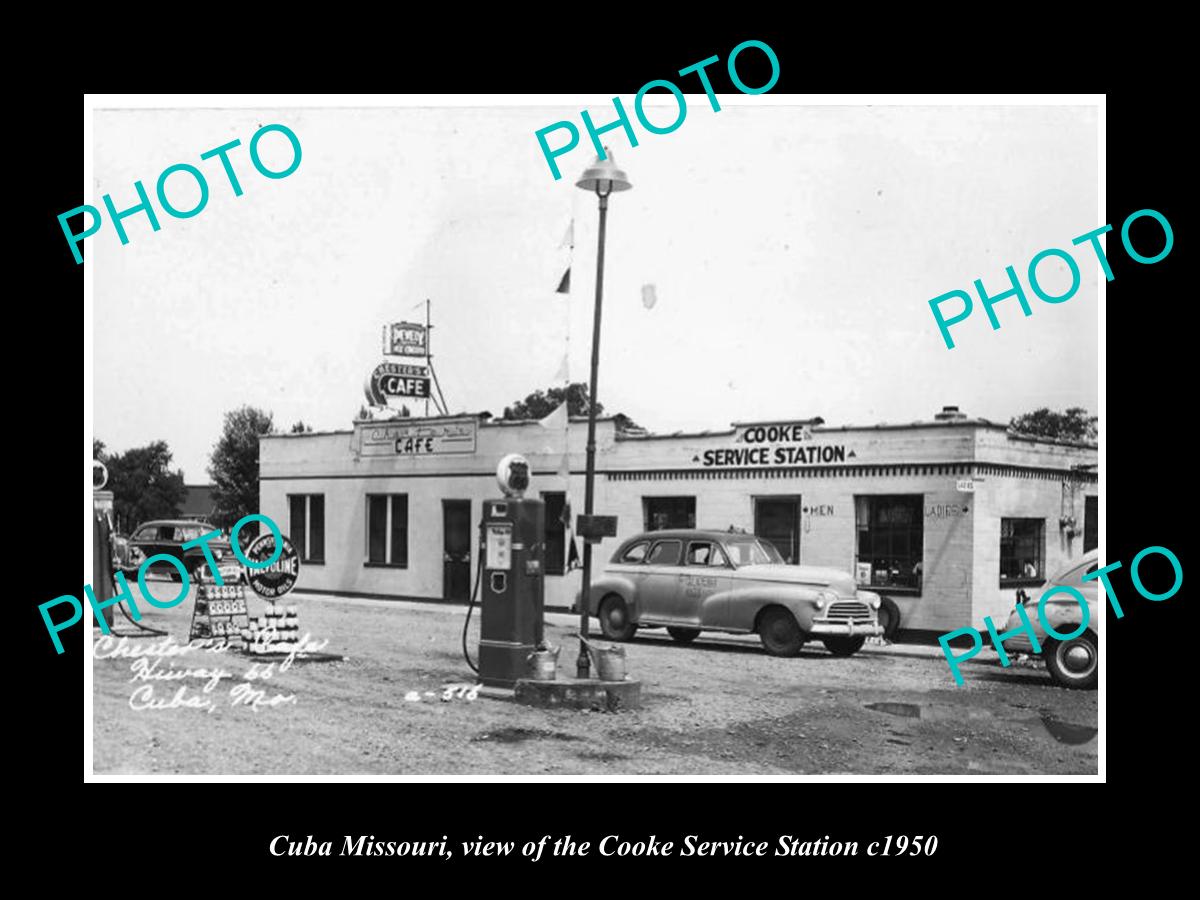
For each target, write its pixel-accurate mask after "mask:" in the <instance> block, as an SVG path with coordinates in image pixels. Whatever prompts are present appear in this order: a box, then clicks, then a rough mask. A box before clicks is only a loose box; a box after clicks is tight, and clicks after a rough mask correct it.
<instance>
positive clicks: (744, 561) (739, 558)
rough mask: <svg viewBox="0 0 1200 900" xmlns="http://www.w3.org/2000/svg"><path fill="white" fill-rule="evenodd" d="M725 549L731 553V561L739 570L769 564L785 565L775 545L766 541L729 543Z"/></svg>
mask: <svg viewBox="0 0 1200 900" xmlns="http://www.w3.org/2000/svg"><path fill="white" fill-rule="evenodd" d="M725 549H726V551H728V553H729V561H730V562H732V563H733V565H734V566H735V567H736V568H739V569H740V568H741V567H742V566H760V565H764V564H767V563H777V564H779V565H785V563H784V561H783V557H782V556H780V555H779V551H778V550H776V549H775V545H774V544H769V543H767V542H766V541H760V540H756V539H754V538H746V539H744V540H734V541H728V542H726V544H725Z"/></svg>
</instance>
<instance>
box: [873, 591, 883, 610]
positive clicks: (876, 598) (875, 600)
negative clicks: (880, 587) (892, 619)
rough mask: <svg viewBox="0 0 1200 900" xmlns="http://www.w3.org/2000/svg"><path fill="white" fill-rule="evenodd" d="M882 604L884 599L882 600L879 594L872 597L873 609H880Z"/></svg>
mask: <svg viewBox="0 0 1200 900" xmlns="http://www.w3.org/2000/svg"><path fill="white" fill-rule="evenodd" d="M881 606H883V601H882V600H880V599H879V595H878V594H876V595H875V596H874V597H872V598H871V609H879V607H881Z"/></svg>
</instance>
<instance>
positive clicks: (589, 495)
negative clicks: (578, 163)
mask: <svg viewBox="0 0 1200 900" xmlns="http://www.w3.org/2000/svg"><path fill="white" fill-rule="evenodd" d="M575 186H576V187H578V188H582V189H583V190H585V191H595V192H596V196H597V197H599V198H600V236H599V239H598V242H597V244H596V307H595V311H594V313H593V317H592V374H591V379H590V380H589V381H588V391H589V394H590V396H589V397H588V430H587V474H586V476H585V481H584V489H583V514H584V516H587V517H589V518H590V517H591V515H592V511H593V507H594V504H595V499H596V498H595V487H596V394H597V389H596V382H597V379H598V377H599V372H600V307H601V301H602V299H603V297H604V226H605V223H606V221H607V218H608V195H609V194H611V193H612V192H613V191H627V190H629V189H630V188H631V187H633V185H632V184H630V183H629V179H628V178H627V177H626V176H625V173H624V172H622V171H621V170H620V169H618V168H617V166H616V163H615V162H614V161H613V157H612V153H610V152H609V149H608V148H607V147H605V148H604V159H600V157H596V161H595V162H594V163H592V165H591V166H589V167H588V168H587V169H585V170H584V172H583V175H582V176H580V178H579V180H578V181H577V182H575ZM591 593H592V542H591V541H590V540H589V539H588V538H587V536H585V537H584V541H583V591H582V593H581V594H580V603H579V658H578V659H577V660H576V661H575V676H576V677H577V678H587V677H588V674H589V668H590V666H589V664H588V652H587V645H586V643H585V642H586V641H587V636H588V617H589V611H590V610H591Z"/></svg>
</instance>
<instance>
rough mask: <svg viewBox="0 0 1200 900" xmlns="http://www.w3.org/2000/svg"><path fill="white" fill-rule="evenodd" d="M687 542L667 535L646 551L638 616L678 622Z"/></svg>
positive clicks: (646, 618) (642, 618)
mask: <svg viewBox="0 0 1200 900" xmlns="http://www.w3.org/2000/svg"><path fill="white" fill-rule="evenodd" d="M682 562H683V541H682V540H680V539H679V538H664V539H662V540H658V541H655V542H654V545H653V546H652V547H651V548H650V552H649V553H647V554H646V562H645V569H643V573H644V574H643V575H642V583H641V585H640V588H639V590H638V606H639V609H638V619H639V621H645V620H648V619H653V620H654V621H656V622H674V621H675V615H676V610H677V605H678V604H677V600H676V595H677V594H678V593H679V579H680V578H681V576H682V575H683V574H684V569H683V566H682V565H681V564H682Z"/></svg>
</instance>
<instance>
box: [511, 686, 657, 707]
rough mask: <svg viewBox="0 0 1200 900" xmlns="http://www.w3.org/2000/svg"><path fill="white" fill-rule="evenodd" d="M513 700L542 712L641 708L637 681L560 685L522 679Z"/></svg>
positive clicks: (516, 687) (640, 693) (639, 687)
mask: <svg viewBox="0 0 1200 900" xmlns="http://www.w3.org/2000/svg"><path fill="white" fill-rule="evenodd" d="M513 691H514V699H515V700H516V701H517V702H518V703H520V704H522V705H523V706H540V707H542V708H544V709H595V710H600V711H602V712H620V711H621V710H626V709H641V708H642V683H641V682H640V681H631V680H628V679H627V680H625V681H599V680H598V679H594V678H588V679H577V678H567V679H563V680H562V681H534V680H533V679H530V678H522V679H521V680H520V681H518V682H517V683H516V686H515V687H514V688H513Z"/></svg>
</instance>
